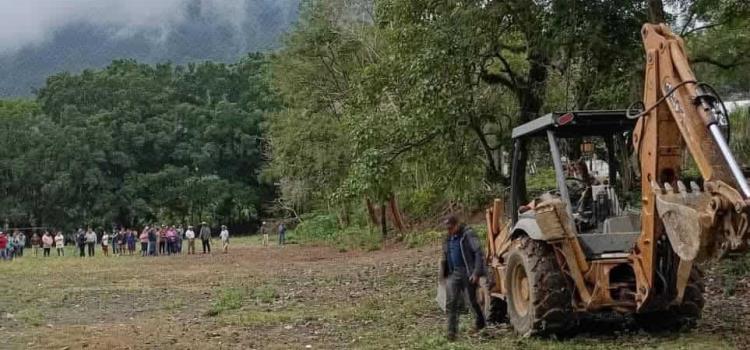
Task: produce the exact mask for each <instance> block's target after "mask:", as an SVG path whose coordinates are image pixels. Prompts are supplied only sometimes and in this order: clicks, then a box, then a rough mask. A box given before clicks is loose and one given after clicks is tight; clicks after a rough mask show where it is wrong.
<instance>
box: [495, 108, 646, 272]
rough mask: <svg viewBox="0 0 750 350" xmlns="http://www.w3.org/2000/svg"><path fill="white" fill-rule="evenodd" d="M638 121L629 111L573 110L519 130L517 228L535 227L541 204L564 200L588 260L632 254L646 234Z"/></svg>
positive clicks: (513, 201)
mask: <svg viewBox="0 0 750 350" xmlns="http://www.w3.org/2000/svg"><path fill="white" fill-rule="evenodd" d="M635 124H636V120H634V119H629V118H628V117H627V113H626V111H624V110H613V111H575V112H568V113H551V114H547V115H545V116H543V117H540V118H537V119H535V120H532V121H530V122H528V123H525V124H523V125H520V126H518V127H516V128H515V129H513V133H512V138H513V165H514V166H513V169H512V173H511V182H512V186H511V193H510V196H511V198H510V206H511V208H509V209H510V210H509V211H510V214H511V219H512V225H514V228H517V229H522V230H524V232H526V233H527V234H529V232H528V231H529V230H532V231H533V230H537V229H538V227H539V225H536V222H535V215H536V214H535V210H534V208H535V205H536V204H538V203H539V202H541V201H543V200H545V199H549V198H559V199H560V200H561V201H562V202H563V203H564V205H565V209H566V212H567V216H568V219H569V220H571V222H573V223H574V228H575V231H576V233H577V235H578V238H579V241H580V242H581V246H582V247H583V249H584V252H585V253H586V255H587V257H588V258H589V259H597V258H621V257H623V256H626V255H627V254H628V253H629V252H630V250H631V248H632V247H633V245H634V244H635V241H636V239H637V237H638V235H639V233H640V211H639V208H638V203H639V200H640V195H639V194H638V193H637V192H638V191H639V189H640V182H638V183H636V182H637V180H636V179H635V176H634V175H633V172H632V171H631V170H630V169H631V167H630V166H629V164H628V163H629V162H630V159H631V157H630V149H632V147H630V142H629V135H630V133H631V132H632V130H633V128H634V127H635ZM524 149H525V150H527V151H528V152H526V154H533V155H535V157H534V158H529V157H525V156H524V154H523V152H522V150H524ZM532 235H533V234H532Z"/></svg>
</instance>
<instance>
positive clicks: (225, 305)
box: [206, 288, 246, 316]
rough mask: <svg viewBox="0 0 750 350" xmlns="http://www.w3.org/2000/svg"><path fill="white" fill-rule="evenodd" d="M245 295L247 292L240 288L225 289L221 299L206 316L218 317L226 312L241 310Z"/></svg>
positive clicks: (220, 296)
mask: <svg viewBox="0 0 750 350" xmlns="http://www.w3.org/2000/svg"><path fill="white" fill-rule="evenodd" d="M245 294H246V291H245V290H244V289H240V288H227V289H223V290H222V291H221V294H220V295H219V299H218V300H216V302H214V304H213V305H211V309H209V310H208V311H207V312H206V316H217V315H219V314H221V313H222V312H225V311H229V310H235V309H239V308H240V307H241V306H242V299H243V298H244V296H245Z"/></svg>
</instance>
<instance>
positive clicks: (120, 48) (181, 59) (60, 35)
mask: <svg viewBox="0 0 750 350" xmlns="http://www.w3.org/2000/svg"><path fill="white" fill-rule="evenodd" d="M243 7H244V13H241V14H232V15H233V16H232V17H230V16H227V14H222V13H218V12H216V11H211V9H210V8H209V7H208V6H207V5H205V4H204V2H201V1H196V0H187V1H186V2H185V3H184V6H182V7H181V11H182V12H183V13H182V16H180V17H179V18H180V20H179V21H175V22H173V23H165V24H164V25H163V26H161V27H160V28H159V29H158V30H157V29H154V28H156V27H148V28H135V29H133V28H123V27H118V26H114V25H106V24H101V23H94V21H76V22H71V23H67V24H65V25H63V26H61V27H59V28H56V30H55V31H54V32H53V33H50V35H49V38H48V39H47V40H46V41H44V42H42V43H39V44H35V45H30V46H26V47H24V48H22V49H20V50H17V51H14V52H8V53H4V54H3V53H1V52H0V97H24V96H30V95H32V94H33V91H34V89H35V88H38V87H40V86H42V85H43V84H44V82H45V79H46V78H47V77H48V76H50V75H52V74H55V73H57V72H61V71H70V72H79V71H81V70H83V69H86V68H100V67H104V66H106V65H108V64H109V63H110V62H111V61H112V60H113V59H119V58H134V59H137V60H139V61H143V62H147V63H155V62H163V61H171V62H174V63H185V62H190V61H201V60H215V61H224V62H229V61H234V60H236V59H237V58H239V57H241V56H244V55H245V54H246V53H247V52H253V51H267V50H271V49H274V48H276V47H278V46H279V43H280V39H281V35H282V34H283V33H284V32H285V31H286V30H287V29H288V28H289V27H290V26H291V25H292V24H293V23H294V21H296V19H297V12H298V7H299V0H245V4H244V6H243ZM238 18H239V20H238Z"/></svg>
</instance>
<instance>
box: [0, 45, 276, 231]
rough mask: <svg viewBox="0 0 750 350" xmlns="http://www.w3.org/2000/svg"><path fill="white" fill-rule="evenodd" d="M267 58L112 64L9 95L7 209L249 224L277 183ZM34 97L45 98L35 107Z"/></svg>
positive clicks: (13, 216) (20, 215) (68, 221)
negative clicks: (268, 158)
mask: <svg viewBox="0 0 750 350" xmlns="http://www.w3.org/2000/svg"><path fill="white" fill-rule="evenodd" d="M267 73H268V72H267V62H266V59H265V57H264V56H262V55H249V56H247V57H246V58H244V59H242V60H240V61H239V62H237V63H236V64H231V65H227V64H218V63H211V62H205V63H201V64H190V65H187V66H172V65H169V64H162V65H156V66H152V65H144V64H139V63H137V62H135V61H132V60H122V61H115V62H113V63H112V64H111V65H110V66H109V67H107V68H106V69H104V70H100V71H84V72H82V73H81V74H78V75H71V74H68V73H62V74H59V75H56V76H53V77H50V78H49V79H48V82H47V85H46V86H45V87H43V88H42V89H40V91H39V92H38V105H37V104H35V103H29V102H16V103H4V106H5V107H4V108H2V109H0V116H1V117H2V119H1V120H0V122H2V123H3V124H6V125H7V128H8V129H11V128H12V129H14V130H17V131H16V132H15V133H14V134H13V135H12V136H11V137H9V138H6V139H5V140H4V142H6V143H8V147H4V148H3V149H4V150H7V152H4V153H3V154H4V155H6V156H7V158H8V159H9V163H5V162H3V165H5V166H7V167H8V170H7V171H5V172H3V173H2V174H1V175H0V176H2V177H3V178H2V179H1V180H0V183H2V184H3V187H4V190H5V196H3V202H2V204H3V209H4V210H3V212H5V213H8V214H6V215H7V216H6V219H7V220H8V221H11V222H12V223H14V224H27V223H28V224H34V225H47V226H55V227H65V228H71V227H73V226H79V225H98V226H103V227H109V225H110V224H115V225H118V224H119V225H134V224H143V223H146V222H151V221H155V220H169V221H171V222H175V221H180V222H188V221H191V222H195V221H197V220H201V219H215V220H221V221H222V222H224V223H247V222H250V221H252V220H253V219H254V218H255V217H257V215H258V214H259V213H260V211H261V203H262V201H263V200H268V198H269V195H271V194H272V192H269V190H268V189H266V187H265V185H263V184H262V183H261V181H260V179H259V176H258V175H259V172H260V169H261V168H262V167H263V165H264V160H263V156H262V152H261V147H262V137H261V132H262V130H261V123H262V119H263V118H264V115H265V114H266V113H269V112H272V111H274V110H275V108H276V107H277V102H276V99H275V95H274V93H273V92H272V91H271V89H270V86H269V85H268V80H267ZM37 106H38V107H37Z"/></svg>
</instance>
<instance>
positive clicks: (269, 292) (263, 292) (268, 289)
mask: <svg viewBox="0 0 750 350" xmlns="http://www.w3.org/2000/svg"><path fill="white" fill-rule="evenodd" d="M251 296H252V298H254V299H255V300H257V301H258V302H261V303H264V304H270V303H273V301H274V300H276V298H278V297H279V293H278V292H277V291H276V289H275V288H274V287H273V286H269V285H263V286H260V287H256V288H253V291H252V293H251Z"/></svg>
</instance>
